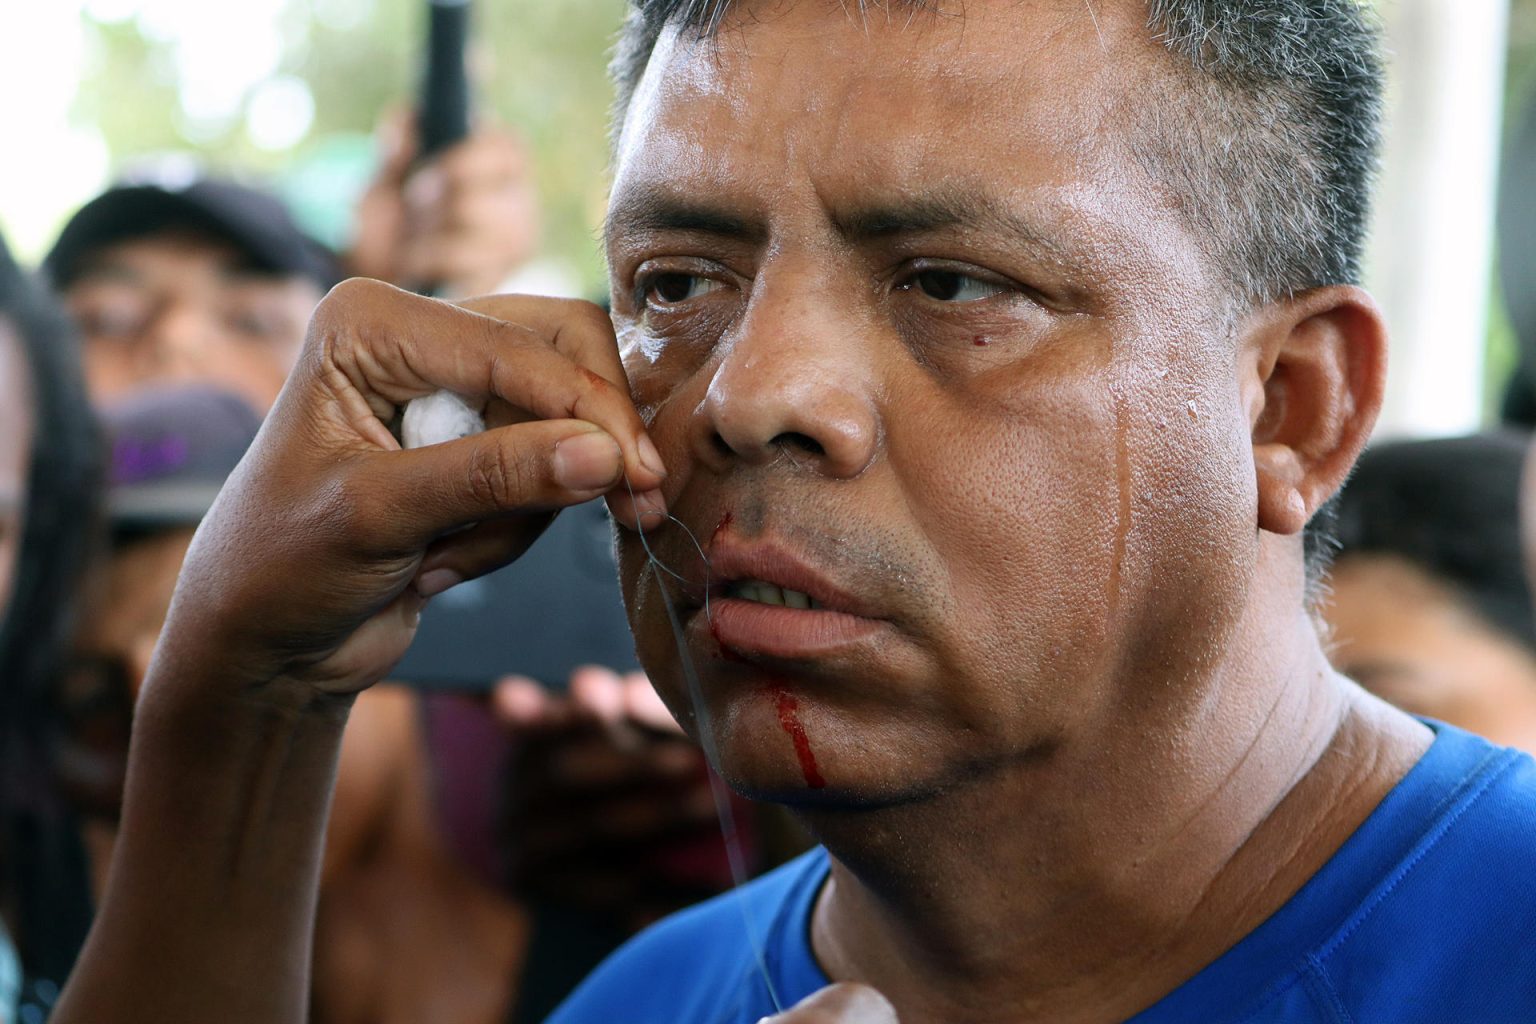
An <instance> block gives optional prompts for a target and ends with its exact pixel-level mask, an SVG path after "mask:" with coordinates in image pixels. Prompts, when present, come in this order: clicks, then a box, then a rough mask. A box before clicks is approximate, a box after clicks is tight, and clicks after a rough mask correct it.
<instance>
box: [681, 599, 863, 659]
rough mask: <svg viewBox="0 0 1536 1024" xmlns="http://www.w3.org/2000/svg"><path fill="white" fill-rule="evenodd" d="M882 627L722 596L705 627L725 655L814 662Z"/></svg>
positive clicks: (859, 619)
mask: <svg viewBox="0 0 1536 1024" xmlns="http://www.w3.org/2000/svg"><path fill="white" fill-rule="evenodd" d="M883 625H884V623H883V622H882V621H881V620H879V619H866V618H864V617H863V616H859V615H849V614H847V613H846V612H834V611H824V610H819V609H810V610H807V609H803V608H786V607H783V606H782V605H775V604H760V603H758V602H756V601H743V600H741V599H739V598H733V597H727V598H720V599H718V600H715V601H711V602H710V604H709V622H708V624H707V628H708V630H709V633H710V635H711V636H713V637H714V638H715V640H716V641H718V642H719V644H720V647H721V649H722V650H723V651H725V652H734V653H736V654H741V655H749V656H750V655H754V654H755V655H761V656H763V657H770V658H816V657H825V656H826V655H829V654H833V653H835V652H837V651H839V650H841V649H843V648H846V647H849V646H851V645H853V644H856V643H858V642H860V641H862V640H867V639H869V638H870V637H871V636H873V635H874V634H875V633H878V632H879V631H880V629H881V627H882V626H883Z"/></svg>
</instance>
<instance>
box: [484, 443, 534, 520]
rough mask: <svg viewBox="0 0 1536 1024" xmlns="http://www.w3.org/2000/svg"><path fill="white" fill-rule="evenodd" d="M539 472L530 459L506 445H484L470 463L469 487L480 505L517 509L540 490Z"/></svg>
mask: <svg viewBox="0 0 1536 1024" xmlns="http://www.w3.org/2000/svg"><path fill="white" fill-rule="evenodd" d="M538 484H539V473H538V471H537V469H536V467H535V466H533V465H532V464H531V463H530V460H529V459H528V458H527V457H526V456H525V455H523V454H522V453H519V452H517V451H513V450H510V449H508V448H507V447H505V446H503V445H497V444H491V445H483V446H482V447H481V448H480V449H479V451H478V453H477V454H476V455H475V457H474V459H473V460H472V461H471V463H470V472H469V481H468V486H469V490H470V496H471V498H472V499H473V500H474V502H475V503H476V504H477V505H483V506H489V507H494V508H515V507H518V506H520V505H526V504H528V502H529V501H530V499H532V498H533V497H534V496H535V495H536V493H537V490H538Z"/></svg>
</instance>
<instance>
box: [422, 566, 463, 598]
mask: <svg viewBox="0 0 1536 1024" xmlns="http://www.w3.org/2000/svg"><path fill="white" fill-rule="evenodd" d="M463 582H464V577H463V576H461V575H460V574H459V573H457V572H455V571H454V570H452V569H429V570H427V571H426V572H424V573H422V574H421V575H420V576H418V577H417V578H416V593H418V594H420V595H421V596H422V597H436V596H437V595H438V594H441V593H442V592H443V591H445V590H447V589H448V588H450V587H456V586H458V585H459V584H460V583H463Z"/></svg>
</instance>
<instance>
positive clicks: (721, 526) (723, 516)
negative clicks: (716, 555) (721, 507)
mask: <svg viewBox="0 0 1536 1024" xmlns="http://www.w3.org/2000/svg"><path fill="white" fill-rule="evenodd" d="M735 521H736V513H734V512H732V511H731V510H730V509H726V510H725V511H724V512H722V513H720V521H719V522H718V523H716V524H715V532H714V533H712V534H710V535H709V540H710V543H714V540H715V538H716V537H718V536H720V534H721V533H722V532H724V530H725V529H726V528H727V527H728V526H730V525H731V524H732V523H733V522H735Z"/></svg>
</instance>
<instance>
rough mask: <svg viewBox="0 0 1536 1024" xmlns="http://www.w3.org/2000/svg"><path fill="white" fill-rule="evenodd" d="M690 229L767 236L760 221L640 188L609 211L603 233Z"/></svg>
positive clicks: (758, 237) (722, 234)
mask: <svg viewBox="0 0 1536 1024" xmlns="http://www.w3.org/2000/svg"><path fill="white" fill-rule="evenodd" d="M668 231H675V232H688V233H691V234H698V235H716V236H719V237H721V238H733V239H739V240H741V241H744V242H762V241H765V240H766V239H767V237H768V229H767V227H766V226H765V225H764V224H763V223H762V222H761V221H760V220H756V219H752V218H748V217H744V216H742V215H741V214H738V213H733V212H731V211H729V210H725V209H722V208H720V207H717V206H710V205H707V204H703V203H698V202H691V201H689V200H686V199H683V198H681V197H680V196H678V195H677V194H676V193H675V192H672V191H671V190H668V189H660V188H647V189H640V190H638V191H635V192H632V193H630V194H629V195H627V196H626V197H625V198H624V199H623V200H622V201H621V202H620V203H618V204H617V205H615V206H614V207H612V208H611V209H610V210H609V211H608V217H607V219H606V220H605V221H604V222H603V235H604V237H605V238H607V239H608V241H610V242H612V241H613V240H614V239H616V238H622V237H625V236H627V235H636V234H654V233H659V232H668Z"/></svg>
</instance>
